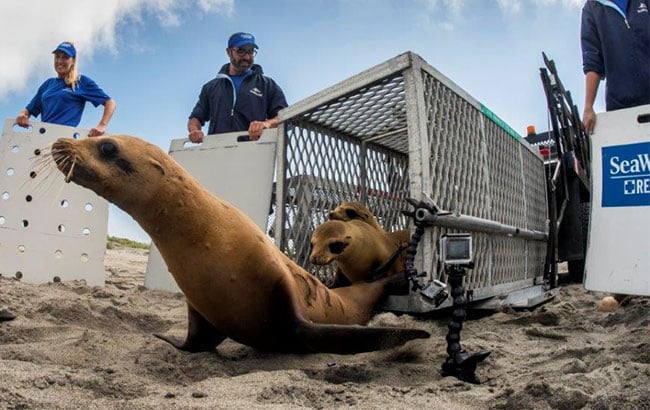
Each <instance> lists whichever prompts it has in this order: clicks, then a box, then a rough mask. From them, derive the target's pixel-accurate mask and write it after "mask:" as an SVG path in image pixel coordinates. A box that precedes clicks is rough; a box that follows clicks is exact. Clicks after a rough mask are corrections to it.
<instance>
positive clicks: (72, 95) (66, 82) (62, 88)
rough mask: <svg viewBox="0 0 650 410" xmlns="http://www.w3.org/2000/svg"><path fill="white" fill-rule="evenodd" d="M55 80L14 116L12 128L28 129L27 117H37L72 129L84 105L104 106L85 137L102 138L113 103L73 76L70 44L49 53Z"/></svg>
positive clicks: (74, 62) (82, 77)
mask: <svg viewBox="0 0 650 410" xmlns="http://www.w3.org/2000/svg"><path fill="white" fill-rule="evenodd" d="M52 54H54V70H55V71H56V73H57V77H53V78H50V79H47V80H46V81H45V82H44V83H43V84H42V85H41V86H40V87H39V88H38V91H37V92H36V95H35V96H34V98H32V101H31V102H30V103H29V104H28V105H27V107H25V109H23V110H22V111H20V113H19V114H18V117H16V124H18V125H20V126H21V127H24V128H27V127H29V117H30V116H34V117H38V116H39V115H40V116H41V121H43V122H48V123H51V124H59V125H69V126H72V127H76V126H77V125H79V122H80V121H81V115H82V114H83V111H84V106H85V105H86V101H89V102H90V103H92V104H93V105H94V106H95V107H97V106H98V105H103V106H104V114H103V115H102V118H101V120H100V121H99V124H98V125H97V126H96V127H95V128H92V129H91V130H90V132H89V133H88V136H89V137H96V136H99V135H102V134H104V131H106V126H107V125H108V122H109V121H110V119H111V116H112V115H113V112H114V111H115V101H113V99H111V97H109V96H108V95H107V94H106V93H105V92H104V91H103V90H102V89H101V88H99V87H98V86H97V84H96V83H95V82H94V81H93V80H91V79H90V78H88V77H86V76H85V75H80V74H79V73H78V72H77V50H76V49H75V47H74V44H72V43H69V42H63V43H61V44H59V46H58V47H57V48H56V49H55V50H54V51H53V52H52Z"/></svg>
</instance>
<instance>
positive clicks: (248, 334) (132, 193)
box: [52, 135, 430, 353]
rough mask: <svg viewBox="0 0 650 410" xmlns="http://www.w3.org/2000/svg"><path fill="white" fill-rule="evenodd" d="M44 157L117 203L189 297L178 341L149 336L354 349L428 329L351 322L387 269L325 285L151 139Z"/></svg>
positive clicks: (365, 312)
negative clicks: (366, 278)
mask: <svg viewBox="0 0 650 410" xmlns="http://www.w3.org/2000/svg"><path fill="white" fill-rule="evenodd" d="M52 157H53V159H54V161H55V163H56V165H57V167H58V169H59V170H60V171H61V172H62V173H63V174H64V175H65V179H66V181H68V182H69V181H72V182H74V183H76V184H79V185H81V186H84V187H86V188H88V189H91V190H93V191H94V192H95V193H97V194H98V195H100V196H102V197H104V198H105V199H107V200H108V201H110V202H112V203H114V204H115V205H117V206H118V207H120V208H122V209H123V210H124V211H125V212H127V213H128V214H130V215H131V216H132V217H133V218H134V219H135V220H136V221H137V222H138V223H139V224H140V226H142V228H143V229H144V230H145V231H146V232H147V233H148V234H149V235H150V236H151V239H152V240H153V242H154V243H155V245H156V247H157V248H158V250H159V251H160V254H161V255H162V257H163V259H164V260H165V262H166V264H167V267H168V268H169V271H170V272H171V274H172V275H173V277H174V279H175V280H176V283H177V284H178V286H179V288H180V289H181V290H182V291H183V293H184V294H185V297H186V298H187V305H188V333H187V338H186V340H185V341H184V342H183V341H180V340H178V339H176V338H173V337H169V336H163V335H156V336H157V337H159V338H161V339H163V340H165V341H167V342H169V343H171V344H172V345H174V346H175V347H177V348H179V349H181V350H186V351H191V352H197V351H210V350H214V348H215V347H216V346H217V345H218V344H219V343H221V342H222V341H223V340H224V339H225V338H226V337H230V338H232V339H234V340H236V341H238V342H240V343H243V344H246V345H249V346H253V347H255V348H258V349H262V350H270V351H283V352H333V353H357V352H363V351H371V350H377V349H382V348H388V347H393V346H398V345H401V344H404V343H405V342H407V341H409V340H411V339H416V338H427V337H429V336H430V335H429V333H428V332H425V331H423V330H419V329H402V328H392V327H368V326H352V325H361V324H366V323H367V322H368V320H369V319H370V316H371V314H372V310H373V308H374V306H375V305H376V304H377V303H378V302H379V300H380V299H381V298H382V297H383V296H384V292H385V289H386V288H387V287H388V286H390V285H391V284H392V282H391V278H390V277H389V278H386V279H382V280H378V281H375V282H373V283H360V284H358V285H355V286H350V287H346V288H340V289H336V290H330V289H328V288H327V287H326V286H324V285H323V284H322V283H320V281H318V280H317V279H316V278H314V277H313V276H312V275H310V274H309V273H308V272H306V271H305V270H304V269H302V268H301V267H300V266H298V265H297V264H296V263H294V262H293V261H292V260H291V259H289V258H288V257H287V256H286V255H284V254H283V253H282V252H281V251H280V250H279V249H278V248H277V247H276V246H275V245H274V244H273V243H272V242H271V241H270V240H269V238H268V237H267V236H266V235H265V234H264V233H263V232H262V231H261V230H260V229H259V228H258V227H257V226H256V225H255V223H254V222H253V221H252V220H251V219H250V218H248V217H247V216H246V215H245V214H243V213H242V212H241V211H240V210H238V209H237V208H236V207H234V206H233V205H232V204H230V203H228V202H226V201H224V200H222V199H220V198H217V197H216V196H214V195H212V194H211V193H209V192H208V191H207V190H206V189H205V188H204V187H203V186H201V185H200V184H199V182H198V181H196V180H195V179H194V178H193V177H192V176H191V175H190V174H189V173H188V172H187V171H186V170H185V169H183V168H182V167H181V166H180V165H179V164H177V163H176V162H175V161H174V159H173V158H172V157H170V156H169V155H168V154H166V153H165V152H163V151H162V150H161V149H160V148H158V147H157V146H155V145H153V144H150V143H148V142H146V141H144V140H142V139H139V138H136V137H130V136H125V135H121V136H106V137H98V138H84V139H78V140H74V139H70V138H61V139H58V140H57V141H55V142H54V143H53V144H52Z"/></svg>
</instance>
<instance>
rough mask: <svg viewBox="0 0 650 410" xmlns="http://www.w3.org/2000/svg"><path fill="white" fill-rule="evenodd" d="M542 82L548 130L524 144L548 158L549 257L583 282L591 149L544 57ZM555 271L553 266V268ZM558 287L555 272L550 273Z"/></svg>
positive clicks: (553, 68)
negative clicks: (529, 145)
mask: <svg viewBox="0 0 650 410" xmlns="http://www.w3.org/2000/svg"><path fill="white" fill-rule="evenodd" d="M542 57H543V60H544V67H541V68H540V78H541V80H542V85H543V88H544V93H545V96H546V101H547V108H548V114H549V128H550V130H549V131H547V132H543V133H540V134H536V133H531V134H529V135H527V136H526V137H525V138H526V140H527V141H528V142H529V143H531V144H532V145H534V146H537V147H538V148H539V149H540V150H542V151H543V152H544V164H545V168H546V180H547V182H546V184H547V187H548V198H549V218H550V225H549V226H550V236H549V257H550V258H551V259H552V260H554V261H555V262H567V265H568V278H567V279H568V280H569V281H571V282H582V281H583V278H584V269H585V260H586V253H587V237H588V232H589V215H590V201H591V182H590V174H591V170H590V151H591V148H590V143H589V137H588V136H587V133H586V132H585V130H584V127H583V125H582V120H581V119H580V114H579V113H578V107H577V106H576V105H575V104H574V103H573V99H572V97H571V92H569V91H568V90H567V89H565V88H564V85H563V84H562V81H561V80H560V78H559V76H558V72H557V68H556V66H555V62H554V61H553V60H549V59H548V57H547V56H546V54H545V53H542ZM555 266H556V265H555V264H554V265H553V267H555ZM549 277H550V278H551V285H552V286H554V285H555V280H556V278H557V274H556V272H552V273H551V274H550V275H549Z"/></svg>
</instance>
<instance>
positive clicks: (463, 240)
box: [440, 233, 472, 265]
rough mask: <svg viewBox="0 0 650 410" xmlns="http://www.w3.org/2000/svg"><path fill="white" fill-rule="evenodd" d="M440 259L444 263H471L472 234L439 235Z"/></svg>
mask: <svg viewBox="0 0 650 410" xmlns="http://www.w3.org/2000/svg"><path fill="white" fill-rule="evenodd" d="M440 261H441V262H442V263H443V264H444V265H470V264H472V236H471V235H470V234H468V233H453V234H446V235H443V236H441V237H440Z"/></svg>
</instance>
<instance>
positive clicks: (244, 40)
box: [228, 33, 259, 48]
mask: <svg viewBox="0 0 650 410" xmlns="http://www.w3.org/2000/svg"><path fill="white" fill-rule="evenodd" d="M244 46H253V47H255V48H259V47H257V44H255V37H254V36H253V35H252V34H250V33H235V34H233V35H232V36H230V38H229V39H228V48H230V47H244Z"/></svg>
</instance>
